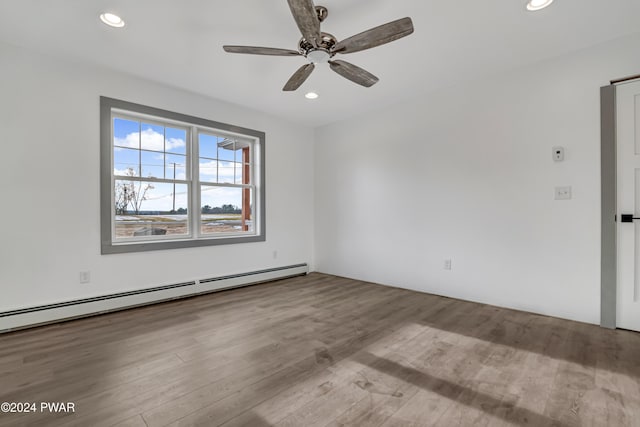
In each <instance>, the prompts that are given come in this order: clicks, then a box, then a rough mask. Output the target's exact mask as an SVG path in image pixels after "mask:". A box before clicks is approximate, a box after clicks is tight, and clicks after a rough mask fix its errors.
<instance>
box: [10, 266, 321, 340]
mask: <svg viewBox="0 0 640 427" xmlns="http://www.w3.org/2000/svg"><path fill="white" fill-rule="evenodd" d="M308 272H309V269H308V266H307V264H296V265H289V266H284V267H275V268H269V269H266V270H258V271H252V272H248V273H240V274H232V275H227V276H220V277H210V278H205V279H199V280H193V281H188V282H183V283H174V284H170V285H164V286H157V287H154V288H147V289H140V290H136V291H128V292H119V293H116V294H110V295H103V296H97V297H92V298H82V299H77V300H72V301H65V302H59V303H55V304H47V305H40V306H36V307H28V308H22V309H18V310H10V311H4V312H0V333H3V332H9V331H14V330H16V329H23V328H28V327H33V326H39V325H43V324H47V323H53V322H59V321H61V320H70V319H76V318H79V317H86V316H93V315H97V314H102V313H108V312H112V311H117V310H124V309H127V308H132V307H137V306H141V305H148V304H154V303H158V302H163V301H168V300H172V299H178V298H185V297H190V296H194V295H199V294H205V293H209V292H215V291H220V290H224V289H230V288H238V287H242V286H248V285H255V284H257V283H263V282H269V281H272V280H278V279H284V278H287V277H293V276H301V275H305V274H307V273H308Z"/></svg>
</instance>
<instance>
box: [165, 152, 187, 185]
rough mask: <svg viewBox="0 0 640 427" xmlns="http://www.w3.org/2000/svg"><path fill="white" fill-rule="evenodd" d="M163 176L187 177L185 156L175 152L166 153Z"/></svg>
mask: <svg viewBox="0 0 640 427" xmlns="http://www.w3.org/2000/svg"><path fill="white" fill-rule="evenodd" d="M165 159H166V165H165V170H166V172H165V178H166V179H174V178H175V179H179V180H183V181H184V180H186V179H187V167H186V165H187V158H186V156H179V155H177V154H166V155H165Z"/></svg>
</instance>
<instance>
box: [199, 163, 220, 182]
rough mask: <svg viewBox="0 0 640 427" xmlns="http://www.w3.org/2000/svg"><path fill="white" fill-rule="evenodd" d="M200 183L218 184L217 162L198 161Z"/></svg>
mask: <svg viewBox="0 0 640 427" xmlns="http://www.w3.org/2000/svg"><path fill="white" fill-rule="evenodd" d="M200 181H202V182H218V161H217V160H212V159H200Z"/></svg>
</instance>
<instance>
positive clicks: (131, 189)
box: [115, 167, 153, 215]
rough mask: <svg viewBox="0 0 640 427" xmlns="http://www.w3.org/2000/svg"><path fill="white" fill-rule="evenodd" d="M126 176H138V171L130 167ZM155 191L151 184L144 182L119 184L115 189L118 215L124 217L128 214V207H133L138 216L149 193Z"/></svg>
mask: <svg viewBox="0 0 640 427" xmlns="http://www.w3.org/2000/svg"><path fill="white" fill-rule="evenodd" d="M125 175H126V176H130V177H134V176H136V171H135V170H134V169H133V168H131V167H129V168H127V171H126V172H125ZM149 190H153V185H151V183H150V182H146V183H145V182H142V181H128V182H122V181H121V182H118V183H116V188H115V209H116V215H124V214H126V213H127V206H131V209H132V210H133V212H134V213H135V214H136V215H139V214H140V208H141V207H142V202H144V201H145V200H147V192H148V191H149Z"/></svg>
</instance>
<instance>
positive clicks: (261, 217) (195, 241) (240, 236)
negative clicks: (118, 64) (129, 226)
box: [100, 97, 266, 254]
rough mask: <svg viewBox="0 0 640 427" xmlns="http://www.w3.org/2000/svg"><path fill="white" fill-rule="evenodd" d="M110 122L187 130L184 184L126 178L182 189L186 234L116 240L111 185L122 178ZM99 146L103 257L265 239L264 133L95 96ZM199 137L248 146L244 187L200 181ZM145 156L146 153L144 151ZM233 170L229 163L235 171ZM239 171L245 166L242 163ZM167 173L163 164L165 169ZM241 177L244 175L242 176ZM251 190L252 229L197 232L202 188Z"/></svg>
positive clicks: (200, 217) (142, 178) (199, 224)
mask: <svg viewBox="0 0 640 427" xmlns="http://www.w3.org/2000/svg"><path fill="white" fill-rule="evenodd" d="M114 118H122V119H125V120H135V121H144V122H145V123H151V124H157V125H159V126H163V127H172V128H178V129H182V130H185V131H186V137H187V141H186V144H187V147H186V151H185V153H186V156H185V158H186V165H185V169H186V179H185V180H173V179H166V178H150V177H144V176H134V177H129V176H127V177H126V180H128V181H135V182H159V183H169V184H171V183H173V182H175V183H177V184H181V185H184V184H186V185H187V191H188V192H189V205H188V209H187V211H188V220H187V227H188V233H187V234H185V235H155V236H154V235H149V236H136V237H127V238H117V237H116V232H115V224H116V221H115V206H114V191H115V181H116V180H118V179H123V177H122V176H119V175H115V174H114V167H113V166H114V155H113V153H114V144H113V143H114V137H113V135H114V132H113V123H114ZM100 120H101V125H100V126H101V129H100V140H101V142H100V144H101V162H100V165H101V195H100V196H101V241H102V242H101V251H102V253H103V254H112V253H126V252H139V251H149V250H161V249H175V248H187V247H200V246H210V245H224V244H233V243H248V242H261V241H265V240H266V232H265V231H266V230H265V224H266V219H265V211H266V210H265V200H264V198H265V192H266V191H265V185H264V177H265V171H264V169H265V168H264V166H265V164H264V157H265V146H264V143H265V134H264V132H260V131H255V130H252V129H246V128H241V127H237V126H232V125H228V124H225V123H219V122H215V121H212V120H207V119H201V118H197V117H193V116H187V115H184V114H180V113H174V112H171V111H166V110H161V109H157V108H153V107H148V106H144V105H140V104H134V103H130V102H126V101H121V100H117V99H112V98H107V97H100ZM200 133H206V134H213V135H216V136H225V137H228V138H232V139H236V140H241V141H242V142H243V143H247V144H249V146H250V150H249V153H250V154H249V155H250V159H249V164H250V168H249V171H250V179H249V184H243V183H241V184H237V183H236V182H235V174H234V182H233V183H232V184H231V183H212V182H209V181H207V182H200V174H199V162H200V157H199V152H198V146H199V143H198V139H199V135H200ZM145 151H148V150H145ZM235 166H236V165H235V164H234V167H235ZM243 167H244V163H243ZM164 168H165V171H166V165H164ZM243 172H244V171H243ZM202 185H206V186H212V187H232V188H250V189H251V202H250V203H251V206H252V212H251V219H252V227H253V229H252V230H249V231H237V232H228V233H222V232H221V233H215V234H214V233H202V227H201V226H202V215H203V214H202V208H201V206H200V205H201V186H202Z"/></svg>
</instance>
